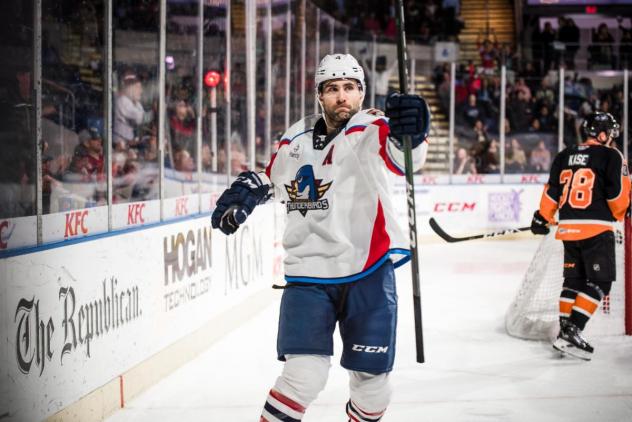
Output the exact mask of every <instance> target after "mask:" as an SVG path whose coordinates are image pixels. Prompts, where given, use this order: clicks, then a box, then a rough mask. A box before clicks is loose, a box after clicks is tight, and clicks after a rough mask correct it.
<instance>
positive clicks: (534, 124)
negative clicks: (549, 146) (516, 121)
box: [527, 117, 542, 132]
mask: <svg viewBox="0 0 632 422" xmlns="http://www.w3.org/2000/svg"><path fill="white" fill-rule="evenodd" d="M527 130H528V131H529V132H541V131H542V127H541V126H540V120H538V118H537V117H534V118H532V119H531V124H530V125H529V129H527Z"/></svg>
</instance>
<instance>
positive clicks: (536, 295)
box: [505, 216, 632, 340]
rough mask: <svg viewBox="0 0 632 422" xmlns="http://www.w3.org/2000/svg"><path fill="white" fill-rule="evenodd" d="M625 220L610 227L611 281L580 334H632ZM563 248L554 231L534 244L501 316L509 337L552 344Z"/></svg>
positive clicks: (631, 261)
mask: <svg viewBox="0 0 632 422" xmlns="http://www.w3.org/2000/svg"><path fill="white" fill-rule="evenodd" d="M630 226H631V223H630V218H629V216H628V217H626V219H625V222H623V223H615V224H614V229H615V254H616V262H617V279H616V281H615V282H614V283H613V284H612V289H611V292H610V294H609V295H608V296H606V297H605V298H604V300H603V301H602V303H601V305H600V306H599V309H598V310H597V312H595V315H593V317H592V318H591V320H590V321H589V322H588V325H587V326H586V330H585V331H586V335H587V336H589V337H594V336H608V335H625V334H627V335H632V268H631V267H632V244H631V243H632V233H631V231H632V230H631V227H630ZM563 262H564V247H563V244H562V242H561V241H560V240H556V239H555V230H551V233H549V234H548V235H546V236H545V237H544V239H542V241H541V242H540V245H539V246H538V249H537V251H536V253H535V254H534V256H533V258H532V260H531V263H530V264H529V267H528V269H527V271H526V273H525V275H524V277H523V280H522V283H521V285H520V288H519V289H518V292H517V294H516V296H515V297H514V299H513V301H512V303H511V305H510V306H509V309H508V310H507V313H506V315H505V328H506V330H507V333H508V334H509V335H511V336H514V337H518V338H523V339H528V340H553V339H554V338H555V336H556V335H557V332H558V330H559V297H560V292H561V289H562V284H563V282H564V278H563V274H562V273H563Z"/></svg>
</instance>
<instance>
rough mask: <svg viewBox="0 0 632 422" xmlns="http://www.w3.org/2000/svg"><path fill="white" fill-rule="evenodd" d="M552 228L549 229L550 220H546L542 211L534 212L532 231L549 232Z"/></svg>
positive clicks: (535, 232)
mask: <svg viewBox="0 0 632 422" xmlns="http://www.w3.org/2000/svg"><path fill="white" fill-rule="evenodd" d="M550 231H551V229H549V222H548V221H546V219H545V218H544V217H542V214H540V211H536V212H534V213H533V219H532V220H531V233H533V234H541V235H545V234H549V232H550Z"/></svg>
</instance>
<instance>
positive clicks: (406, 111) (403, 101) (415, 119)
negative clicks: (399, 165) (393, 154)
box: [385, 92, 430, 150]
mask: <svg viewBox="0 0 632 422" xmlns="http://www.w3.org/2000/svg"><path fill="white" fill-rule="evenodd" d="M385 111H386V117H388V118H389V121H388V126H389V127H390V136H389V138H390V140H391V141H392V142H393V143H394V144H395V146H396V147H397V148H398V149H399V150H403V149H404V136H405V135H410V138H411V141H412V147H413V148H416V147H418V146H419V145H420V144H421V143H422V142H423V141H424V140H425V139H426V138H427V137H428V132H429V131H430V110H429V109H428V104H427V103H426V100H424V99H423V98H422V97H420V96H419V95H410V94H399V93H397V92H396V93H393V94H391V95H389V97H388V98H387V99H386V110H385Z"/></svg>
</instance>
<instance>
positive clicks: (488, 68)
mask: <svg viewBox="0 0 632 422" xmlns="http://www.w3.org/2000/svg"><path fill="white" fill-rule="evenodd" d="M476 46H477V48H478V54H479V55H480V56H481V66H483V71H484V72H485V73H486V74H491V73H493V72H494V68H495V67H496V61H497V60H498V38H497V37H496V30H495V29H493V28H492V30H491V39H490V38H487V37H485V38H484V37H483V31H482V30H479V32H478V38H477V40H476Z"/></svg>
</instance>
